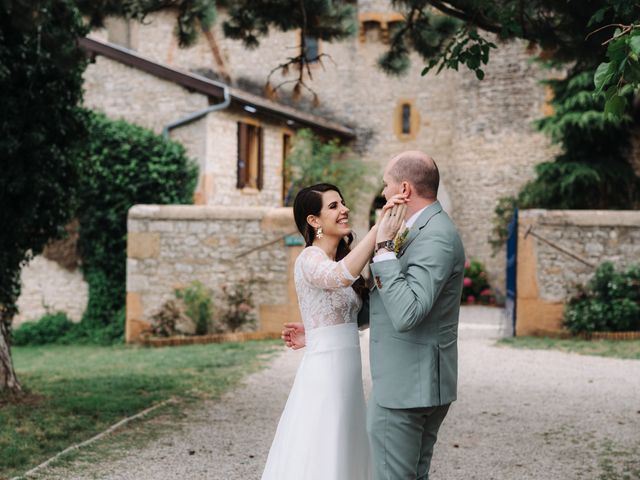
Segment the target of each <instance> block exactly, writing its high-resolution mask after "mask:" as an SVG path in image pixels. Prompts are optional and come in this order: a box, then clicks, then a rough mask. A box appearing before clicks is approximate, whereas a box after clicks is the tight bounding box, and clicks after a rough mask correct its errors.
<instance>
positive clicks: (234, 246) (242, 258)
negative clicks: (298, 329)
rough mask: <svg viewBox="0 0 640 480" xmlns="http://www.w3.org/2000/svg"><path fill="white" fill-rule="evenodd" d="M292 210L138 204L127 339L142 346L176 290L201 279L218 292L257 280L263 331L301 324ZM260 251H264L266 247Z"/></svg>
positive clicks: (132, 217)
mask: <svg viewBox="0 0 640 480" xmlns="http://www.w3.org/2000/svg"><path fill="white" fill-rule="evenodd" d="M294 232H296V228H295V223H294V221H293V213H292V211H291V209H290V208H265V207H214V206H157V205H137V206H134V207H133V208H131V210H130V211H129V218H128V245H127V256H128V258H127V324H126V340H127V342H132V341H135V340H136V339H137V338H139V335H140V333H141V332H142V331H144V330H145V329H147V328H148V327H149V325H150V317H151V316H152V315H153V313H154V312H155V311H157V309H158V308H159V307H160V306H161V305H162V304H163V303H164V302H165V301H167V300H169V299H172V298H175V294H174V290H175V289H176V288H182V287H186V286H189V285H190V284H191V283H192V282H194V281H196V280H197V281H200V282H201V283H203V284H204V285H205V286H207V287H209V288H210V289H212V290H213V291H214V294H219V293H220V292H221V289H222V286H223V285H233V284H234V283H236V282H243V281H247V280H249V279H253V280H255V281H256V283H255V284H254V289H253V293H254V300H255V302H256V305H257V306H258V308H257V313H258V330H261V331H280V330H281V327H282V323H284V322H286V321H298V319H299V313H298V306H297V297H296V295H295V288H294V285H293V275H292V273H291V272H292V268H293V262H294V261H295V258H296V257H297V255H298V253H299V252H300V251H301V248H302V247H287V246H285V245H284V240H283V239H282V237H283V236H285V235H287V234H289V233H294ZM258 247H260V248H258Z"/></svg>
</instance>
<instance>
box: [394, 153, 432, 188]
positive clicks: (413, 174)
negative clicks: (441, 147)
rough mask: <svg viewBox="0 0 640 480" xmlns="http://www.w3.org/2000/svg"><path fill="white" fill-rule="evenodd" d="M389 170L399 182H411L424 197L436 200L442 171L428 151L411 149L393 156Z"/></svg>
mask: <svg viewBox="0 0 640 480" xmlns="http://www.w3.org/2000/svg"><path fill="white" fill-rule="evenodd" d="M387 172H388V174H389V176H390V177H391V178H393V180H395V181H396V182H397V183H401V182H409V183H411V185H413V187H414V188H415V192H416V193H417V194H418V195H419V196H420V197H422V198H425V199H429V200H435V199H436V198H437V196H438V185H439V184H440V173H439V172H438V166H437V165H436V162H434V160H433V158H431V157H430V156H429V155H427V154H426V153H422V152H420V151H418V150H409V151H406V152H402V153H401V154H400V155H397V156H396V157H394V158H392V159H391V161H390V162H389V166H388V167H387Z"/></svg>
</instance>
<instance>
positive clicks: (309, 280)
mask: <svg viewBox="0 0 640 480" xmlns="http://www.w3.org/2000/svg"><path fill="white" fill-rule="evenodd" d="M294 278H295V282H296V292H297V294H298V303H299V305H300V313H301V315H302V321H303V322H304V328H305V330H311V329H314V328H318V327H328V326H331V325H338V324H341V323H351V322H357V317H358V310H359V309H360V307H361V305H362V301H361V300H360V297H359V296H358V294H357V293H356V292H355V291H354V290H353V288H351V285H352V284H353V282H355V281H356V279H357V277H355V278H354V277H353V276H352V275H351V273H349V270H347V267H346V266H345V265H344V261H342V260H341V261H339V262H335V261H333V260H331V259H330V258H329V257H328V256H327V254H326V253H325V252H324V250H322V249H321V248H319V247H314V246H311V247H307V248H305V249H304V250H303V251H302V253H300V255H299V256H298V258H297V259H296V265H295V273H294Z"/></svg>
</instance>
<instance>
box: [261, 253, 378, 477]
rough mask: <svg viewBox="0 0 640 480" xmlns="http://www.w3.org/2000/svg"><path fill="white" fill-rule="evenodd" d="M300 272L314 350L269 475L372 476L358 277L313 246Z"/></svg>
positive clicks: (301, 370)
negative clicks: (366, 421) (355, 283)
mask: <svg viewBox="0 0 640 480" xmlns="http://www.w3.org/2000/svg"><path fill="white" fill-rule="evenodd" d="M294 275H295V283H296V292H297V294H298V301H299V304H300V312H301V314H302V320H303V322H304V327H305V331H306V351H305V354H304V357H303V359H302V362H301V363H300V366H299V367H298V371H297V373H296V378H295V381H294V383H293V387H292V389H291V393H290V394H289V398H288V400H287V404H286V406H285V408H284V411H283V412H282V417H280V423H279V424H278V429H277V431H276V434H275V438H274V440H273V443H272V445H271V450H270V451H269V457H268V459H267V464H266V467H265V470H264V473H263V474H262V480H369V444H368V440H367V433H366V427H365V401H364V393H363V387H362V365H361V360H360V342H359V335H358V325H357V313H358V310H359V309H360V306H361V300H360V298H359V297H358V295H357V294H356V293H355V292H354V290H353V288H351V285H352V284H353V282H354V281H355V280H356V279H355V278H353V277H352V276H351V274H350V273H349V271H348V270H347V268H346V267H345V265H344V263H343V262H334V261H332V260H331V259H330V258H328V257H327V255H326V254H325V253H324V251H323V250H322V249H320V248H318V247H313V246H311V247H307V248H305V249H304V250H303V251H302V253H300V255H299V256H298V258H297V260H296V264H295V274H294Z"/></svg>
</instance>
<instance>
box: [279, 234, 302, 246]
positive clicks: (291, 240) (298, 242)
mask: <svg viewBox="0 0 640 480" xmlns="http://www.w3.org/2000/svg"><path fill="white" fill-rule="evenodd" d="M284 244H285V246H287V247H300V246H303V245H304V238H302V235H287V236H286V237H284Z"/></svg>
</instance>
